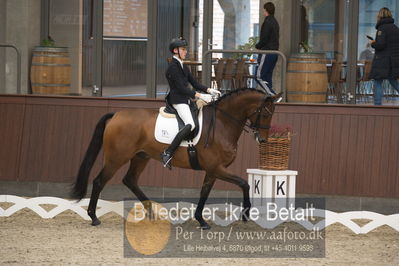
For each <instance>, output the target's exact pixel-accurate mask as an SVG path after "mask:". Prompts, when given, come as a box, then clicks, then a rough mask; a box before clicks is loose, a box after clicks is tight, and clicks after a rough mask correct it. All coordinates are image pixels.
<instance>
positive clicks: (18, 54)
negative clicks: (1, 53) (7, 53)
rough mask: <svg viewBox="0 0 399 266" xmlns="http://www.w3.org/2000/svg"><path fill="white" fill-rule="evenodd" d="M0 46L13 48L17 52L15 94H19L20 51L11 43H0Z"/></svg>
mask: <svg viewBox="0 0 399 266" xmlns="http://www.w3.org/2000/svg"><path fill="white" fill-rule="evenodd" d="M0 47H5V48H13V49H14V50H15V52H16V53H17V94H21V53H20V51H19V50H18V48H17V47H15V46H14V45H12V44H0Z"/></svg>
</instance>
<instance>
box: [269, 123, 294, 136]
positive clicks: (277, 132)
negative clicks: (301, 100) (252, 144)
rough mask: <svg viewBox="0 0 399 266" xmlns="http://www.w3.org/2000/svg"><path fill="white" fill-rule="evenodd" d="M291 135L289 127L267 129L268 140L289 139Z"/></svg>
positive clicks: (274, 126) (291, 131)
mask: <svg viewBox="0 0 399 266" xmlns="http://www.w3.org/2000/svg"><path fill="white" fill-rule="evenodd" d="M292 134H293V130H292V127H291V126H289V125H272V126H271V127H270V129H269V138H290V137H291V136H292Z"/></svg>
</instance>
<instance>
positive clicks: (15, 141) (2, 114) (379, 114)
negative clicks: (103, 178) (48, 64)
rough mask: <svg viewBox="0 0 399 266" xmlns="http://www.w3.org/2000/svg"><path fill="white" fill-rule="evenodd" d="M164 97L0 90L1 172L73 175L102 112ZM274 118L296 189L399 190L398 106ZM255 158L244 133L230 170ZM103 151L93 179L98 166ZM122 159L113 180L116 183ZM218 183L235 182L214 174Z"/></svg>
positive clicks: (32, 176) (192, 179) (172, 177)
mask: <svg viewBox="0 0 399 266" xmlns="http://www.w3.org/2000/svg"><path fill="white" fill-rule="evenodd" d="M162 104H163V102H162V101H161V100H150V99H137V100H127V99H112V98H84V97H46V96H35V95H32V96H10V95H0V121H1V123H0V146H1V147H2V149H1V150H0V180H18V181H51V182H67V183H72V182H73V181H74V179H75V176H76V173H77V171H78V168H79V165H80V163H81V161H82V159H83V156H84V154H85V152H86V149H87V145H88V143H89V141H90V139H91V136H92V134H93V131H94V127H95V125H96V123H97V122H98V120H99V118H100V117H101V116H102V115H104V114H105V113H107V112H116V111H119V110H123V109H126V108H156V109H157V108H159V106H161V105H162ZM272 123H273V124H289V125H292V126H293V128H294V131H295V135H294V136H293V138H292V151H291V157H290V163H289V168H290V169H294V170H298V172H299V175H298V179H297V191H298V193H312V194H330V195H358V196H379V197H399V164H398V161H399V160H398V159H399V108H397V107H396V108H395V107H386V106H383V107H374V106H350V105H348V106H347V105H346V106H334V105H300V104H279V105H278V106H277V107H276V113H275V116H274V117H273V122H272ZM257 164H258V150H257V144H256V142H255V140H254V139H253V135H252V133H244V134H243V135H242V136H241V138H240V140H239V145H238V156H237V158H236V161H235V162H234V163H233V164H232V165H231V166H230V167H229V169H230V171H231V172H233V173H235V174H237V175H238V176H241V177H243V178H246V169H247V168H256V167H257ZM101 165H102V154H100V156H99V158H98V159H97V161H96V164H95V167H94V169H93V171H92V175H91V179H93V178H94V177H95V175H96V174H98V172H99V171H100V169H101ZM126 171H127V165H126V166H124V167H123V168H122V169H121V170H120V171H118V173H117V175H116V177H115V178H113V179H112V181H111V182H110V183H120V181H121V179H122V177H123V176H124V175H125V173H126ZM203 178H204V172H203V171H192V170H185V169H175V170H174V171H169V170H167V169H164V168H163V167H162V165H161V164H160V163H159V162H156V161H154V160H151V161H150V162H149V164H148V166H147V168H146V169H145V170H144V172H143V174H142V177H141V178H140V182H139V184H141V185H145V186H155V187H159V188H160V189H162V188H163V187H196V188H198V187H201V184H202V182H203ZM215 188H218V189H234V190H237V189H238V188H237V187H235V186H234V185H231V184H227V183H225V182H221V181H218V182H216V184H215Z"/></svg>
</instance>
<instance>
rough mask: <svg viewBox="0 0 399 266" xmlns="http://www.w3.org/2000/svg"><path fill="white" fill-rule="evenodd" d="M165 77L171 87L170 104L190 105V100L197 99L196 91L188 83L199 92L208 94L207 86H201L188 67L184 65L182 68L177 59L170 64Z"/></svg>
mask: <svg viewBox="0 0 399 266" xmlns="http://www.w3.org/2000/svg"><path fill="white" fill-rule="evenodd" d="M165 75H166V79H167V80H168V83H169V87H170V92H169V95H168V96H167V97H168V99H167V100H168V102H169V103H170V104H179V103H187V104H188V103H189V100H190V99H194V98H195V91H194V90H192V89H190V88H189V87H188V83H190V84H191V85H192V86H193V87H194V89H195V90H197V91H202V92H205V93H206V91H207V89H208V88H207V87H206V86H203V85H201V84H199V83H198V82H197V81H196V80H195V79H194V78H193V76H192V75H191V73H190V70H189V69H188V67H187V66H186V65H184V64H183V68H182V67H181V65H180V62H179V61H177V60H176V59H175V58H173V59H172V62H170V63H169V66H168V69H167V70H166V73H165Z"/></svg>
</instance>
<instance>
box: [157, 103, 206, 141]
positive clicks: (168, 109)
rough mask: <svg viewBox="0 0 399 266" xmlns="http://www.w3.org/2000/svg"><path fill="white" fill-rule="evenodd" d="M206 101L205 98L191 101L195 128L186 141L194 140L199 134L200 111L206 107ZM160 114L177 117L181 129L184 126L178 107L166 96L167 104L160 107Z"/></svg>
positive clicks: (166, 116)
mask: <svg viewBox="0 0 399 266" xmlns="http://www.w3.org/2000/svg"><path fill="white" fill-rule="evenodd" d="M205 105H206V103H205V102H204V101H203V100H200V99H199V100H197V101H196V102H195V103H193V102H191V103H190V111H191V116H192V117H193V120H194V124H195V129H194V130H193V131H192V132H191V134H190V135H189V136H188V137H187V138H186V139H185V140H186V141H193V139H194V138H195V137H196V136H197V135H198V133H199V129H200V124H199V120H198V116H199V111H200V109H202V107H204V106H205ZM159 114H160V115H161V116H162V117H165V118H176V119H177V123H178V125H179V131H180V130H181V129H182V128H183V127H184V122H183V120H182V119H181V118H180V116H179V115H178V113H177V111H176V109H175V108H174V107H173V106H172V105H171V104H170V103H169V102H168V100H167V98H166V106H162V107H161V108H159Z"/></svg>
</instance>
